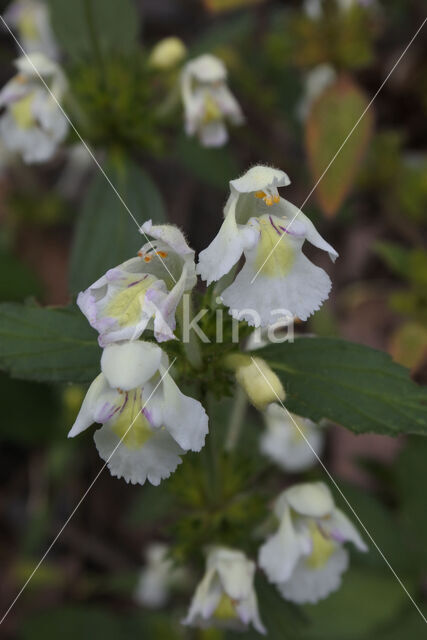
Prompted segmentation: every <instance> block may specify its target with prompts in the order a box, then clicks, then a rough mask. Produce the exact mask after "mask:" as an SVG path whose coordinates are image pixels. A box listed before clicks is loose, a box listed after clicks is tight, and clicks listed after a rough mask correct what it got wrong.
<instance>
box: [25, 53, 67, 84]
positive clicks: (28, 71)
mask: <svg viewBox="0 0 427 640" xmlns="http://www.w3.org/2000/svg"><path fill="white" fill-rule="evenodd" d="M15 66H16V68H17V69H18V71H19V72H20V73H24V74H25V75H26V76H29V77H34V78H38V74H40V75H41V76H51V75H55V74H57V73H58V71H59V67H58V65H57V64H56V62H54V61H53V60H50V59H49V58H48V57H47V56H46V55H45V54H44V53H40V52H37V53H32V54H31V55H29V56H21V57H20V58H18V59H17V60H15Z"/></svg>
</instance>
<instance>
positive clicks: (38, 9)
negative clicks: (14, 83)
mask: <svg viewBox="0 0 427 640" xmlns="http://www.w3.org/2000/svg"><path fill="white" fill-rule="evenodd" d="M4 18H5V21H6V23H7V24H8V25H9V26H11V27H13V28H14V29H16V30H17V32H18V38H19V42H20V44H21V45H22V48H23V49H24V51H25V53H44V54H45V55H46V56H48V57H49V58H57V57H58V46H57V43H56V40H55V36H54V35H53V32H52V28H51V26H50V20H49V11H48V8H47V6H46V2H40V1H39V0H15V1H14V2H12V3H11V4H10V5H9V7H8V8H7V10H6V12H5V16H4Z"/></svg>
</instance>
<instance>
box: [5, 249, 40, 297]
mask: <svg viewBox="0 0 427 640" xmlns="http://www.w3.org/2000/svg"><path fill="white" fill-rule="evenodd" d="M0 272H1V273H7V278H2V279H1V281H0V300H14V301H15V300H16V301H20V300H24V299H25V298H26V297H28V296H37V295H39V294H40V293H41V290H42V287H41V285H40V282H39V281H38V279H37V277H36V276H35V274H34V272H33V271H31V270H30V269H29V268H28V267H27V266H26V265H25V264H23V263H22V262H21V261H20V260H19V259H18V258H16V257H15V256H14V255H12V254H11V253H6V252H3V251H1V252H0Z"/></svg>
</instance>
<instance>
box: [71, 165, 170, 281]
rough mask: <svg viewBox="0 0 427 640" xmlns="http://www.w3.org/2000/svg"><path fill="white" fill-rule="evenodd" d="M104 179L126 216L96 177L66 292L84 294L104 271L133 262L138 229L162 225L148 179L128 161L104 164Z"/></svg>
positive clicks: (83, 214)
mask: <svg viewBox="0 0 427 640" xmlns="http://www.w3.org/2000/svg"><path fill="white" fill-rule="evenodd" d="M106 173H107V175H108V177H109V178H110V180H111V181H112V183H113V184H114V186H115V187H116V189H117V191H118V192H119V194H120V196H121V197H122V199H123V201H124V202H125V203H126V205H127V207H128V208H129V210H130V211H131V212H132V215H133V216H134V217H135V219H136V221H137V223H138V224H137V223H136V222H135V220H133V219H132V217H131V216H130V214H129V211H127V210H126V208H125V207H124V206H123V204H122V203H121V202H120V200H119V198H118V196H117V195H116V194H115V193H114V191H113V189H112V187H111V185H110V184H108V182H107V180H106V179H105V177H104V176H103V175H102V174H100V173H97V174H96V175H95V176H94V179H93V182H92V184H91V185H90V187H89V191H88V193H87V196H86V200H85V202H84V205H83V208H82V211H81V214H80V218H79V220H78V222H77V227H76V231H75V236H74V244H73V249H72V253H71V264H70V289H71V291H72V292H73V293H77V292H78V291H81V290H82V289H86V288H87V287H88V286H89V285H91V284H92V283H93V282H95V280H97V279H98V278H100V277H101V276H102V275H103V274H104V273H105V272H106V271H107V270H108V269H111V268H112V267H115V266H116V265H118V264H120V263H121V262H123V261H124V260H128V259H129V258H132V257H134V256H135V255H136V254H137V252H138V249H140V248H141V246H142V245H143V244H144V243H145V242H146V238H144V236H143V235H141V234H140V233H139V231H138V225H139V224H142V223H143V222H144V221H145V220H148V219H150V218H151V219H152V220H153V222H155V223H159V222H163V221H164V220H165V217H166V216H165V212H164V207H163V202H162V199H161V197H160V195H159V192H158V191H157V188H156V187H155V185H154V183H153V182H152V180H151V178H150V177H149V176H148V175H147V174H146V173H145V172H144V171H143V170H142V169H141V168H140V167H138V166H137V165H135V164H133V163H131V162H130V161H125V162H124V163H123V164H121V165H118V164H117V162H116V163H114V164H113V163H110V164H109V165H108V166H107V168H106Z"/></svg>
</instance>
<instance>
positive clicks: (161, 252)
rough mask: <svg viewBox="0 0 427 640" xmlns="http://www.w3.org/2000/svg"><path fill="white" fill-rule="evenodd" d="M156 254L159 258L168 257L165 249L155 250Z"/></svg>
mask: <svg viewBox="0 0 427 640" xmlns="http://www.w3.org/2000/svg"><path fill="white" fill-rule="evenodd" d="M157 255H158V256H160V257H161V258H167V257H168V254H167V253H166V251H157Z"/></svg>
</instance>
